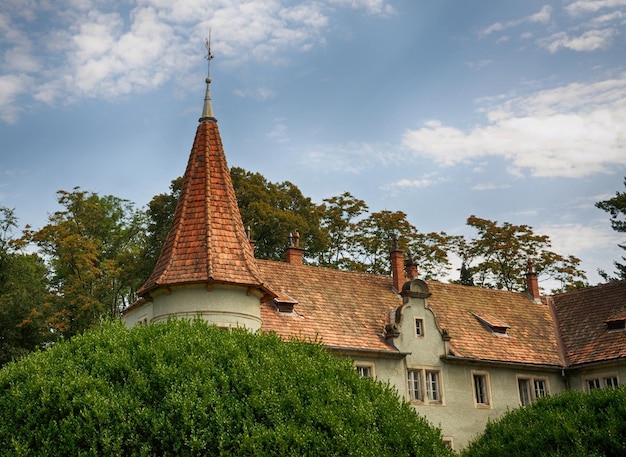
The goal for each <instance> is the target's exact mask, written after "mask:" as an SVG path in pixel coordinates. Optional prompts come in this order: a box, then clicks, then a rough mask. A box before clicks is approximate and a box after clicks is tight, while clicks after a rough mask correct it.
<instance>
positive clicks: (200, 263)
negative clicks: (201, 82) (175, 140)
mask: <svg viewBox="0 0 626 457" xmlns="http://www.w3.org/2000/svg"><path fill="white" fill-rule="evenodd" d="M205 282H206V283H210V282H221V283H230V284H241V285H248V286H253V287H257V288H259V289H261V290H262V291H263V292H264V293H265V294H266V295H268V296H273V293H272V292H271V291H270V290H269V289H268V288H267V287H266V286H265V285H264V284H263V281H262V279H261V276H260V274H259V270H258V268H257V265H256V262H255V260H254V253H253V252H252V247H251V246H250V243H249V241H248V239H247V236H246V233H245V230H244V227H243V223H242V221H241V215H240V213H239V208H238V206H237V200H236V197H235V192H234V190H233V185H232V181H231V178H230V172H229V169H228V165H227V163H226V156H225V155H224V150H223V147H222V141H221V138H220V134H219V129H218V128H217V122H214V121H211V120H209V121H205V122H202V123H200V125H198V129H197V130H196V136H195V139H194V143H193V147H192V149H191V153H190V155H189V161H188V163H187V169H186V170H185V175H184V178H183V185H182V188H181V192H180V197H179V201H178V205H177V207H176V210H175V213H174V220H173V224H172V229H171V230H170V232H169V234H168V236H167V238H166V240H165V242H164V244H163V248H162V249H161V252H160V254H159V258H158V260H157V262H156V265H155V268H154V270H153V272H152V274H151V275H150V277H149V278H148V280H147V281H146V283H145V284H144V285H143V286H142V287H141V288H140V290H139V291H138V293H139V295H146V294H149V293H150V291H152V290H154V289H156V288H158V287H161V286H171V285H177V284H187V283H205Z"/></svg>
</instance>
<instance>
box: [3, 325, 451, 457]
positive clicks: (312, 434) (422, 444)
mask: <svg viewBox="0 0 626 457" xmlns="http://www.w3.org/2000/svg"><path fill="white" fill-rule="evenodd" d="M0 455H11V456H27V455H28V456H37V455H41V456H70V455H71V456H80V455H89V456H96V455H97V456H109V455H110V456H113V455H115V456H119V455H124V456H147V455H158V456H192V455H211V456H214V455H215V456H217V455H219V456H243V455H245V456H307V455H309V456H333V455H335V456H351V455H353V456H357V455H358V456H387V455H388V456H400V455H401V456H410V455H435V456H437V455H450V452H449V451H448V450H447V449H446V448H445V447H444V445H443V443H442V442H441V436H440V432H439V430H437V429H435V428H433V427H431V426H430V425H429V424H428V423H427V422H426V421H425V420H424V419H422V418H420V417H418V416H417V415H416V414H415V413H414V411H413V410H412V409H411V407H410V405H408V404H407V403H406V402H403V401H400V400H399V399H398V396H397V394H396V393H395V392H394V391H393V389H392V388H391V387H389V386H388V385H383V384H381V383H378V382H374V381H371V380H366V379H361V378H359V376H358V375H357V373H356V372H355V370H354V368H353V366H352V365H351V363H350V362H349V361H348V360H344V359H340V358H338V357H335V356H333V355H331V354H329V353H328V352H327V351H326V350H324V349H323V348H322V347H321V346H320V345H318V344H308V343H303V342H297V341H293V342H290V343H285V342H283V341H282V340H280V339H279V338H278V337H276V336H275V335H261V334H256V335H255V334H251V333H249V332H246V331H225V330H220V329H218V328H215V327H211V326H208V325H206V324H204V323H202V322H200V321H195V322H188V321H172V322H168V323H167V324H158V325H152V326H147V327H137V328H134V329H133V330H126V329H125V328H124V327H123V326H122V325H121V324H119V323H115V324H106V325H104V326H102V327H101V328H98V329H95V330H92V331H90V332H88V333H86V334H84V335H80V336H77V337H75V338H73V339H72V340H71V341H70V342H64V343H60V344H58V345H56V346H55V347H54V348H51V349H49V350H47V351H44V352H39V353H35V354H32V355H30V356H28V357H25V358H24V359H22V360H20V361H19V362H15V363H10V364H8V365H7V366H5V367H4V368H3V369H2V370H0Z"/></svg>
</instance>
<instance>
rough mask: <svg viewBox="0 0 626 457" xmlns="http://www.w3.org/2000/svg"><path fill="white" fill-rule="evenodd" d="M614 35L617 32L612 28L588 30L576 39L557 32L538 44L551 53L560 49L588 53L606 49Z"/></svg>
mask: <svg viewBox="0 0 626 457" xmlns="http://www.w3.org/2000/svg"><path fill="white" fill-rule="evenodd" d="M616 34H617V31H616V30H615V29H612V28H607V29H600V30H588V31H587V32H585V33H583V34H582V35H580V36H577V37H569V36H568V35H567V33H565V32H559V33H556V34H554V35H552V36H550V37H548V38H543V39H541V40H539V41H538V44H539V45H540V46H542V47H544V48H546V49H547V50H548V51H550V52H552V53H554V52H556V51H558V50H559V49H561V48H567V49H571V50H573V51H583V52H590V51H596V50H598V49H607V48H608V47H609V46H610V45H611V43H612V41H613V37H614V36H615V35H616Z"/></svg>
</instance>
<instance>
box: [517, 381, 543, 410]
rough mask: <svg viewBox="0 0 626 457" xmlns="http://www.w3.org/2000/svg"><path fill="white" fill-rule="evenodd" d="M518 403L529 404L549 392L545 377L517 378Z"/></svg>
mask: <svg viewBox="0 0 626 457" xmlns="http://www.w3.org/2000/svg"><path fill="white" fill-rule="evenodd" d="M517 390H518V392H519V402H520V405H522V406H526V405H529V404H530V403H531V402H533V401H534V400H536V399H538V398H541V397H546V396H548V395H549V394H550V391H549V390H548V380H547V379H545V378H524V377H518V378H517Z"/></svg>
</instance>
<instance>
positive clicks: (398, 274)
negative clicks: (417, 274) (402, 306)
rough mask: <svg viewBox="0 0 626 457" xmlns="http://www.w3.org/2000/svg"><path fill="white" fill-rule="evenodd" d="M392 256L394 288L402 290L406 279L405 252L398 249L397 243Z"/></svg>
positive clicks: (391, 253)
mask: <svg viewBox="0 0 626 457" xmlns="http://www.w3.org/2000/svg"><path fill="white" fill-rule="evenodd" d="M390 256H391V277H392V278H393V288H394V289H396V291H398V292H400V291H402V286H403V285H404V283H405V281H406V277H405V276H404V254H403V252H402V251H401V250H400V249H398V245H397V243H396V246H395V248H394V249H393V250H392V251H391V252H390Z"/></svg>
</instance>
